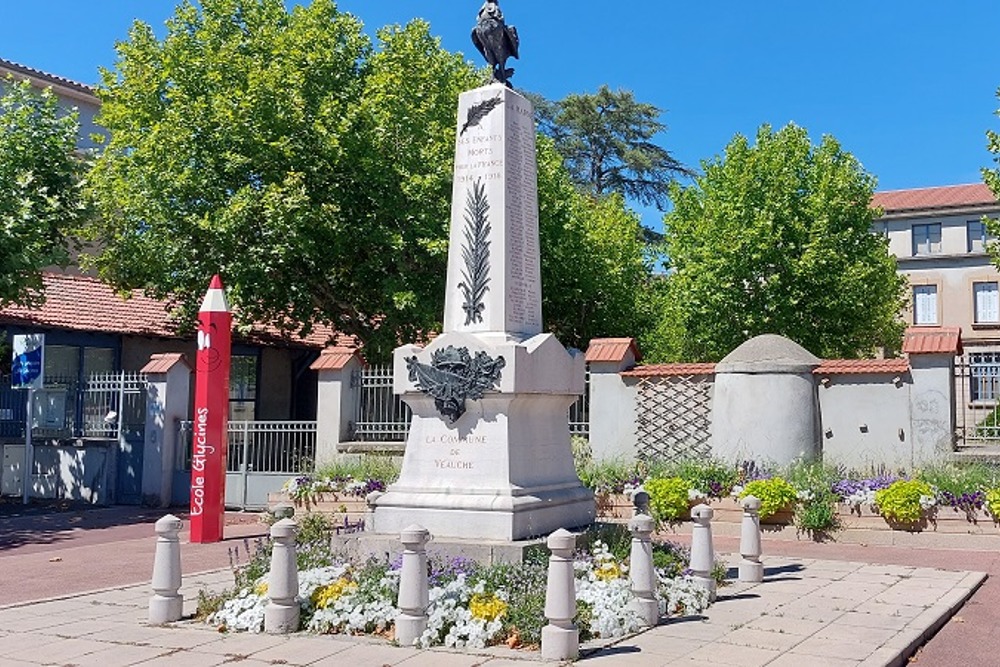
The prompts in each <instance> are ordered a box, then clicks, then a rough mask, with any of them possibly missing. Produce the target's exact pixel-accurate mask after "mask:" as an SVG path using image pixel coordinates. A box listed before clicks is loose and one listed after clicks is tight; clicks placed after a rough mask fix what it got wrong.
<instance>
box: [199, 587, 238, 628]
mask: <svg viewBox="0 0 1000 667" xmlns="http://www.w3.org/2000/svg"><path fill="white" fill-rule="evenodd" d="M233 595H234V592H233V591H230V590H228V589H227V590H223V591H220V592H218V593H214V592H212V591H208V590H205V589H204V588H203V589H201V590H200V591H198V607H197V608H196V610H195V612H194V618H195V620H196V621H205V620H206V619H208V617H209V616H211V615H212V614H214V613H215V612H217V611H219V609H221V608H222V605H224V604H225V603H226V600H229V599H230V598H232V597H233Z"/></svg>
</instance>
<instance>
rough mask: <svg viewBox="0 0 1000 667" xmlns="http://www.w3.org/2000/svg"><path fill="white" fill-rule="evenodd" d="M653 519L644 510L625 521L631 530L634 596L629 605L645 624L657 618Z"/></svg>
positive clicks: (630, 555) (631, 573) (658, 619)
mask: <svg viewBox="0 0 1000 667" xmlns="http://www.w3.org/2000/svg"><path fill="white" fill-rule="evenodd" d="M654 525H655V522H654V521H653V518H652V517H649V516H646V515H644V514H639V515H637V516H635V517H634V518H633V519H632V520H631V521H629V522H628V529H629V530H630V531H631V532H632V550H631V552H630V554H629V580H630V581H631V582H632V594H633V595H635V599H634V600H632V602H631V603H630V606H631V607H632V608H633V609H634V610H635V611H636V612H637V613H638V614H639V617H640V618H642V622H643V624H644V625H647V626H650V627H651V626H654V625H656V624H657V623H658V622H659V621H660V603H659V602H657V601H656V572H655V570H653V542H652V539H651V536H652V534H653V527H654Z"/></svg>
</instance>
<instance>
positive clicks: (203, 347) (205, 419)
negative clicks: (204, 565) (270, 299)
mask: <svg viewBox="0 0 1000 667" xmlns="http://www.w3.org/2000/svg"><path fill="white" fill-rule="evenodd" d="M231 327H232V316H231V315H230V314H229V305H228V304H227V303H226V293H225V291H223V288H222V279H221V278H219V276H218V275H216V276H213V278H212V283H211V284H210V285H209V287H208V292H207V293H206V294H205V300H204V301H202V303H201V310H200V311H199V312H198V361H197V375H196V378H195V391H194V425H193V427H192V434H191V436H192V441H191V541H192V542H199V543H205V542H219V541H221V540H222V532H223V525H224V523H225V516H224V515H225V508H226V503H225V501H226V456H227V451H226V450H227V445H228V442H229V438H228V430H229V366H230V361H231V353H232V329H231Z"/></svg>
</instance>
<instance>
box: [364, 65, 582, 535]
mask: <svg viewBox="0 0 1000 667" xmlns="http://www.w3.org/2000/svg"><path fill="white" fill-rule="evenodd" d="M456 136H457V141H456V153H455V186H454V193H453V198H452V221H451V245H450V248H449V256H448V279H447V292H446V295H445V313H444V325H445V326H444V330H445V331H444V333H443V334H442V335H441V336H439V337H438V338H436V339H435V340H434V342H433V343H432V344H431V345H429V346H427V347H426V348H420V347H417V346H414V345H406V346H403V347H400V348H398V349H397V350H396V352H395V358H394V385H395V391H396V393H397V394H401V395H402V397H403V400H404V401H405V402H406V403H407V404H408V405H409V406H410V408H411V409H412V411H413V421H412V423H411V425H410V432H409V437H408V439H407V443H406V453H405V455H404V458H403V467H402V471H401V473H400V477H399V480H398V481H397V482H396V484H393V485H392V486H390V487H389V489H388V490H387V493H385V494H384V495H383V496H380V497H379V498H378V499H377V500H376V501H375V512H374V517H373V518H374V526H373V530H374V531H375V532H378V533H381V534H386V533H398V532H399V531H401V530H403V529H404V528H405V527H406V526H408V525H410V524H413V523H420V524H421V525H423V526H425V527H426V528H427V529H429V530H430V531H431V533H433V534H434V535H435V536H436V537H442V538H449V537H450V538H471V539H485V540H521V539H524V538H529V537H532V536H537V535H544V534H547V533H549V532H551V531H553V530H555V529H557V528H576V527H580V526H584V525H587V524H589V523H590V522H592V521H593V519H594V517H595V507H594V498H593V493H592V492H591V491H590V490H588V489H586V488H585V487H584V486H583V485H582V484H581V483H580V480H579V478H578V477H577V475H576V471H575V469H574V466H573V455H572V449H571V446H570V435H569V427H568V425H567V410H568V408H569V406H570V405H572V404H573V402H574V401H575V400H576V397H577V396H579V395H580V394H582V393H583V390H584V358H583V355H582V354H581V353H580V352H578V351H572V352H570V351H567V350H566V349H565V348H564V347H563V346H562V345H561V344H560V343H559V341H558V340H556V338H555V337H554V336H552V335H551V334H546V333H542V313H541V303H542V295H541V279H540V275H541V270H540V260H539V254H538V191H537V183H536V171H537V170H536V165H535V126H534V120H533V109H532V107H531V104H530V103H529V102H528V101H527V100H526V99H525V98H523V97H521V96H520V95H518V94H517V93H515V92H514V91H512V90H510V89H508V88H506V87H504V86H500V85H491V86H486V87H484V88H479V89H476V90H473V91H469V92H467V93H464V94H463V95H462V96H461V99H460V101H459V114H458V125H457V128H456Z"/></svg>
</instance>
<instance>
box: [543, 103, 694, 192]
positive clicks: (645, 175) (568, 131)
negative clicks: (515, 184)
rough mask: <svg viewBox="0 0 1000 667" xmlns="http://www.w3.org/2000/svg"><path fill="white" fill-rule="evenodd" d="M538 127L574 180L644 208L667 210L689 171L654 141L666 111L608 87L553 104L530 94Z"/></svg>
mask: <svg viewBox="0 0 1000 667" xmlns="http://www.w3.org/2000/svg"><path fill="white" fill-rule="evenodd" d="M531 97H532V100H533V101H534V103H535V105H536V110H537V116H538V119H539V127H540V128H541V131H542V132H543V133H544V134H546V135H548V136H550V137H551V138H552V139H553V141H554V142H555V148H556V150H557V151H558V152H559V154H560V155H562V156H563V159H564V160H565V164H566V167H567V168H568V169H569V173H570V176H571V177H572V179H573V181H574V182H575V183H576V184H577V185H578V186H580V187H581V188H582V189H583V190H584V191H586V192H590V193H592V194H594V195H598V196H602V195H606V194H610V193H613V192H617V193H620V194H622V195H625V196H626V197H628V198H629V199H633V200H635V201H638V202H640V203H642V204H643V205H655V206H657V207H658V208H659V209H660V210H663V209H664V208H665V206H666V203H667V200H668V193H669V185H670V183H671V181H673V180H674V178H675V177H676V176H678V175H690V174H691V172H690V171H689V170H688V169H687V168H686V167H684V165H682V164H681V163H680V162H678V161H677V160H676V159H674V157H673V156H672V155H671V154H670V152H669V151H667V150H666V149H665V148H663V147H662V146H660V145H658V144H656V143H655V142H654V138H655V137H656V135H657V134H659V133H660V132H663V131H664V130H665V129H666V126H665V125H664V124H663V123H662V122H660V116H661V115H662V114H663V112H662V111H661V110H660V109H658V108H657V107H656V106H654V105H652V104H646V103H643V102H638V101H637V100H636V99H635V96H634V95H633V94H632V92H630V91H627V90H619V91H617V92H614V91H612V90H610V89H609V88H608V87H607V86H601V88H600V89H599V90H598V91H597V92H596V93H594V94H582V95H577V94H573V95H568V96H566V98H565V99H562V100H559V101H557V102H549V101H547V100H545V99H544V98H541V97H540V96H538V95H532V96H531Z"/></svg>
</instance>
